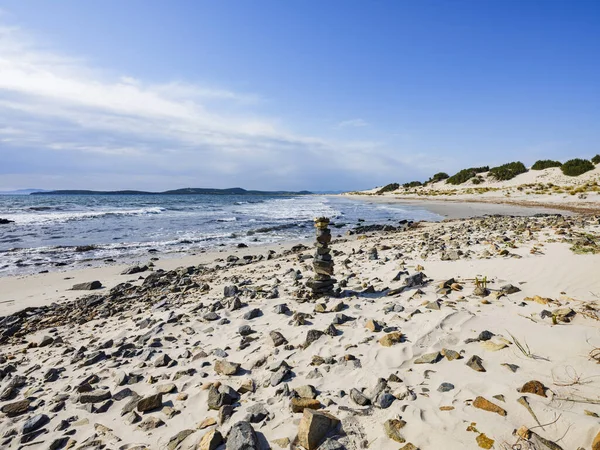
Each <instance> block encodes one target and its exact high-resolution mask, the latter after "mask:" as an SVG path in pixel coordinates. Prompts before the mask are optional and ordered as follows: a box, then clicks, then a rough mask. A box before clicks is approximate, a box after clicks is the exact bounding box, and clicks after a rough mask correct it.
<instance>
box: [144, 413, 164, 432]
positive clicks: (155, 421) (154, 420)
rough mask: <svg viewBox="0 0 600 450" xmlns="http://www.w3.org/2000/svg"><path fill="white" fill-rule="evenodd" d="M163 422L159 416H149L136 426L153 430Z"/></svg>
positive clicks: (145, 429)
mask: <svg viewBox="0 0 600 450" xmlns="http://www.w3.org/2000/svg"><path fill="white" fill-rule="evenodd" d="M164 424H165V422H164V421H163V420H162V419H160V418H159V417H155V416H150V417H148V418H147V419H146V420H144V421H143V422H141V423H140V424H139V425H138V427H139V428H140V429H141V430H143V431H150V430H154V429H156V428H158V427H162V426H163V425H164Z"/></svg>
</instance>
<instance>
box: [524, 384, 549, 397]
mask: <svg viewBox="0 0 600 450" xmlns="http://www.w3.org/2000/svg"><path fill="white" fill-rule="evenodd" d="M546 389H547V388H546V386H544V385H543V384H542V383H540V382H539V381H537V380H532V381H528V382H527V383H525V384H524V385H523V387H522V388H521V389H519V392H520V393H522V394H535V395H539V396H541V397H546Z"/></svg>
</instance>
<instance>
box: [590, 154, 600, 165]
mask: <svg viewBox="0 0 600 450" xmlns="http://www.w3.org/2000/svg"><path fill="white" fill-rule="evenodd" d="M592 162H593V163H594V164H596V165H597V164H600V155H596V156H594V157H593V158H592Z"/></svg>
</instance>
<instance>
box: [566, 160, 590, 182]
mask: <svg viewBox="0 0 600 450" xmlns="http://www.w3.org/2000/svg"><path fill="white" fill-rule="evenodd" d="M561 170H562V173H564V174H565V175H568V176H570V177H577V176H579V175H581V174H582V173H586V172H589V171H590V170H594V165H593V164H592V162H591V161H589V160H587V159H580V158H575V159H571V160H569V161H567V162H566V163H564V164H563V165H562V167H561Z"/></svg>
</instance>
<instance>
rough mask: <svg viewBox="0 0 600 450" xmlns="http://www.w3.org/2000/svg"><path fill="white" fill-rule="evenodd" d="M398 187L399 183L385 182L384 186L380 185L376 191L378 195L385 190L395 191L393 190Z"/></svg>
mask: <svg viewBox="0 0 600 450" xmlns="http://www.w3.org/2000/svg"><path fill="white" fill-rule="evenodd" d="M399 188H400V185H399V184H398V183H390V184H386V185H385V186H384V187H382V188H381V189H379V190H378V191H377V194H378V195H380V194H384V193H386V192H392V191H395V190H397V189H399Z"/></svg>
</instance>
